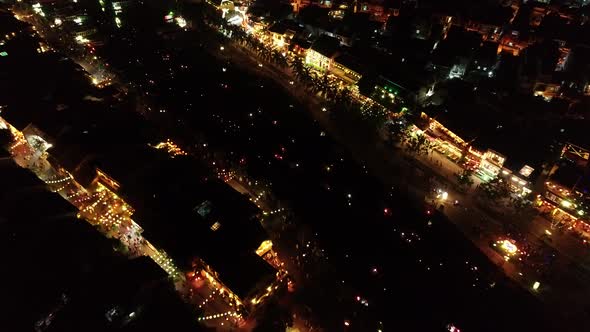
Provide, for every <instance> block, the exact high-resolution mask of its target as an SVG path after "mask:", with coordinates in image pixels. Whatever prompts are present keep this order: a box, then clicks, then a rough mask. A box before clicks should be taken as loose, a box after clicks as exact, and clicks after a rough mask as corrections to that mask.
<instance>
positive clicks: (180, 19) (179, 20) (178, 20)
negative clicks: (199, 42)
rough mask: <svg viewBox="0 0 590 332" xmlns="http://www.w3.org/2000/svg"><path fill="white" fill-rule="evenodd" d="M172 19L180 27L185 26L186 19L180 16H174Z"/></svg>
mask: <svg viewBox="0 0 590 332" xmlns="http://www.w3.org/2000/svg"><path fill="white" fill-rule="evenodd" d="M174 20H175V21H176V24H178V26H179V27H181V28H184V27H186V20H185V19H184V18H183V17H182V16H179V17H177V18H175V19H174Z"/></svg>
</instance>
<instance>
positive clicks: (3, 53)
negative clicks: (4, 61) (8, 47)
mask: <svg viewBox="0 0 590 332" xmlns="http://www.w3.org/2000/svg"><path fill="white" fill-rule="evenodd" d="M0 56H8V52H6V51H2V52H0Z"/></svg>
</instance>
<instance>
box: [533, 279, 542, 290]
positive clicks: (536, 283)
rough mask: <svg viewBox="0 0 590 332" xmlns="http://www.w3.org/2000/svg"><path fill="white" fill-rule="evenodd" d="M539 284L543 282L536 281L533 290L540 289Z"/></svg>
mask: <svg viewBox="0 0 590 332" xmlns="http://www.w3.org/2000/svg"><path fill="white" fill-rule="evenodd" d="M539 286H541V283H540V282H538V281H535V283H534V284H533V290H538V289H539Z"/></svg>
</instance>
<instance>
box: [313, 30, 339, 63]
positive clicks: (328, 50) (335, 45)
mask: <svg viewBox="0 0 590 332" xmlns="http://www.w3.org/2000/svg"><path fill="white" fill-rule="evenodd" d="M311 49H312V50H314V51H316V52H318V53H320V54H321V55H323V56H325V57H328V58H332V57H334V56H336V54H337V53H338V52H339V51H340V41H339V40H338V39H337V38H334V37H330V36H328V35H321V36H320V37H319V38H318V39H316V40H315V41H314V42H313V43H312V44H311Z"/></svg>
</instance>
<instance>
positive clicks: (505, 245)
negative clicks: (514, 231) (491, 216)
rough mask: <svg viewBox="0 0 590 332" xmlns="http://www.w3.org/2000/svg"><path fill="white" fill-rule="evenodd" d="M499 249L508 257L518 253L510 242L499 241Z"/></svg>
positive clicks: (516, 248)
mask: <svg viewBox="0 0 590 332" xmlns="http://www.w3.org/2000/svg"><path fill="white" fill-rule="evenodd" d="M500 248H502V250H504V251H505V252H506V253H508V254H510V255H514V254H516V252H518V247H516V245H514V243H512V242H510V240H503V241H501V242H500Z"/></svg>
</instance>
